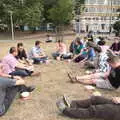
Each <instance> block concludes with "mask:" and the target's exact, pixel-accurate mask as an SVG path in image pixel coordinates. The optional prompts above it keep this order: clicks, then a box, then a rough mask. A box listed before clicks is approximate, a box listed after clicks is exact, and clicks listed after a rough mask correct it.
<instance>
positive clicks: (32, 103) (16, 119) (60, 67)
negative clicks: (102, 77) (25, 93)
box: [0, 36, 119, 120]
mask: <svg viewBox="0 0 120 120" xmlns="http://www.w3.org/2000/svg"><path fill="white" fill-rule="evenodd" d="M72 39H74V36H73V37H65V43H66V44H67V45H69V44H70V42H71V40H72ZM35 40H44V39H41V38H37V39H34V40H32V39H30V40H26V41H14V42H0V58H2V57H3V56H4V55H6V54H7V53H8V50H9V48H10V47H11V46H16V44H17V43H18V42H23V43H24V46H25V47H26V50H28V51H29V49H30V48H31V47H32V46H34V41H35ZM41 46H42V48H44V50H45V51H46V53H47V55H48V56H49V57H50V58H52V57H51V53H52V52H53V51H54V50H55V43H43V44H42V45H41ZM35 69H36V71H41V73H42V75H41V76H40V77H28V78H25V80H26V84H27V85H35V86H36V87H37V88H36V90H35V91H34V92H33V93H32V94H31V96H30V100H26V101H22V100H20V99H18V98H16V100H15V101H14V102H13V105H12V106H11V107H10V109H9V111H8V112H7V114H6V115H5V116H4V117H1V118H0V120H70V118H68V117H65V116H62V115H61V114H59V112H58V110H57V108H56V100H57V99H58V98H59V97H60V96H62V95H63V94H66V95H67V96H69V97H70V98H71V99H84V98H88V97H89V95H90V92H89V91H87V90H86V89H85V88H84V86H83V85H80V84H71V83H70V82H69V79H68V77H67V72H69V71H72V72H73V73H74V74H78V75H81V74H84V71H85V70H83V69H81V68H80V65H79V64H74V63H69V62H67V61H61V62H58V61H55V60H52V62H51V63H50V64H48V65H45V64H42V65H35ZM99 91H100V92H101V93H102V94H103V95H104V96H107V97H111V96H112V95H113V96H119V92H118V90H117V91H105V90H99ZM73 120H74V119H73ZM81 120H82V119H81ZM92 120H93V119H92Z"/></svg>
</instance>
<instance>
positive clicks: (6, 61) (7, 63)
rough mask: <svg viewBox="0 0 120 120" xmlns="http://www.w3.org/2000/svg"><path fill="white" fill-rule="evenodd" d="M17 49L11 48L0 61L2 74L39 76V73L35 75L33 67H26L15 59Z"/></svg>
mask: <svg viewBox="0 0 120 120" xmlns="http://www.w3.org/2000/svg"><path fill="white" fill-rule="evenodd" d="M16 56H17V49H16V48H15V47H11V48H10V50H9V54H8V55H7V56H5V57H4V58H3V59H2V65H3V72H4V73H5V74H9V75H14V76H21V77H26V76H31V75H39V74H40V73H39V72H38V73H35V72H34V68H33V66H28V65H25V64H23V63H20V62H19V61H18V60H17V59H16Z"/></svg>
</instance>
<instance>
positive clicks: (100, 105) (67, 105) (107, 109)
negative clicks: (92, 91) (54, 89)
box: [56, 96, 120, 120]
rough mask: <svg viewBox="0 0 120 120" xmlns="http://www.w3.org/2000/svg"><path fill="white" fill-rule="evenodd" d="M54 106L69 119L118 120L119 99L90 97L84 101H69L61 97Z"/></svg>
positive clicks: (119, 112) (119, 111) (119, 114)
mask: <svg viewBox="0 0 120 120" xmlns="http://www.w3.org/2000/svg"><path fill="white" fill-rule="evenodd" d="M56 105H57V108H58V109H59V111H60V112H61V113H62V114H64V115H65V116H68V117H70V118H76V119H102V120H120V97H113V98H109V99H108V98H104V97H99V96H92V97H91V98H89V99H86V100H73V101H70V100H69V99H68V98H67V97H65V96H63V97H62V98H60V99H59V100H58V101H57V102H56Z"/></svg>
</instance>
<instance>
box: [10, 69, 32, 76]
mask: <svg viewBox="0 0 120 120" xmlns="http://www.w3.org/2000/svg"><path fill="white" fill-rule="evenodd" d="M32 73H33V72H32V71H28V70H24V69H16V70H15V71H13V72H12V73H10V75H14V76H20V77H27V76H30V75H31V74H32Z"/></svg>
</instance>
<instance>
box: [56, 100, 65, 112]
mask: <svg viewBox="0 0 120 120" xmlns="http://www.w3.org/2000/svg"><path fill="white" fill-rule="evenodd" d="M56 105H57V108H58V109H59V111H60V112H61V113H63V111H64V110H65V108H66V105H65V103H64V101H63V99H60V100H58V101H57V102H56Z"/></svg>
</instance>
